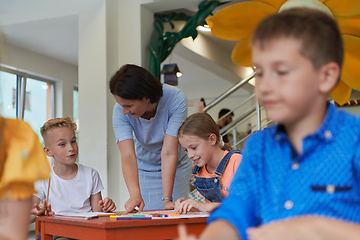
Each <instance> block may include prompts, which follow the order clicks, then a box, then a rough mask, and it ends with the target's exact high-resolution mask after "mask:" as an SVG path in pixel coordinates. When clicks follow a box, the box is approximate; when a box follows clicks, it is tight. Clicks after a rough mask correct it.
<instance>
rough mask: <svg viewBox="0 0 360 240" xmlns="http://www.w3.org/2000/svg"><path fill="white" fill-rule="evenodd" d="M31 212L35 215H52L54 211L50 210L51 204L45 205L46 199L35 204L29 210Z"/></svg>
mask: <svg viewBox="0 0 360 240" xmlns="http://www.w3.org/2000/svg"><path fill="white" fill-rule="evenodd" d="M31 214H33V215H36V216H42V215H45V216H52V215H54V214H55V213H54V212H53V211H52V210H51V204H49V205H47V202H46V200H44V201H43V204H39V205H38V204H35V205H34V209H33V210H32V211H31Z"/></svg>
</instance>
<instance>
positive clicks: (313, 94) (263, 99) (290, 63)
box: [252, 37, 323, 124]
mask: <svg viewBox="0 0 360 240" xmlns="http://www.w3.org/2000/svg"><path fill="white" fill-rule="evenodd" d="M300 48H301V43H300V41H298V40H295V39H293V38H286V37H282V38H279V39H275V40H273V41H271V42H269V43H267V45H265V47H264V48H260V46H259V44H255V45H254V47H253V50H252V54H253V62H254V67H255V68H256V73H257V74H256V80H255V95H256V98H257V100H258V102H259V104H260V105H261V106H262V107H264V109H265V111H266V115H267V118H268V119H270V120H272V121H275V122H278V123H282V124H293V123H296V122H298V121H299V120H301V119H303V118H306V117H307V116H311V115H312V114H311V113H313V112H314V111H315V112H316V111H317V110H318V106H319V105H318V103H320V102H319V101H323V96H322V95H321V94H320V93H319V91H318V86H319V81H320V71H318V70H315V69H314V68H313V64H312V62H311V61H310V60H309V59H308V58H305V57H304V56H303V55H301V53H300ZM316 106H317V107H316Z"/></svg>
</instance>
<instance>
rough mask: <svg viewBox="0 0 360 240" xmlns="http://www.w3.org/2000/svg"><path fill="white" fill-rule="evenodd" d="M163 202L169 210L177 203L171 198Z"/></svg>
mask: <svg viewBox="0 0 360 240" xmlns="http://www.w3.org/2000/svg"><path fill="white" fill-rule="evenodd" d="M163 204H164V208H165V209H167V210H172V209H174V207H175V203H173V202H172V201H170V200H164V201H163Z"/></svg>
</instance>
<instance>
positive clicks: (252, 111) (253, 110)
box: [204, 72, 271, 149]
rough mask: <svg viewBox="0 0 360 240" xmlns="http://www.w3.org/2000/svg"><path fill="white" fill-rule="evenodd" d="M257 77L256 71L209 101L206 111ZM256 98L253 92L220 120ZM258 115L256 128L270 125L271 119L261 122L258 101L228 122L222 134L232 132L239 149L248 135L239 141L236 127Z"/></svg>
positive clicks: (233, 141) (234, 143) (236, 146)
mask: <svg viewBox="0 0 360 240" xmlns="http://www.w3.org/2000/svg"><path fill="white" fill-rule="evenodd" d="M254 77H255V72H254V73H252V74H251V75H250V76H248V77H246V78H245V79H243V80H241V81H240V82H239V83H237V84H235V85H234V86H233V87H231V88H230V89H228V90H227V91H226V92H224V93H223V94H221V95H220V96H219V97H217V98H216V99H215V100H213V101H212V102H211V103H209V104H208V105H207V106H206V107H205V108H204V112H207V111H209V110H210V109H211V108H213V107H214V106H216V105H217V104H219V103H220V102H221V101H222V100H224V99H226V98H227V97H228V96H229V95H231V94H232V93H234V92H235V91H236V90H238V89H240V88H241V87H243V86H244V85H245V84H246V83H248V82H249V81H250V80H251V79H253V78H254ZM254 98H255V94H252V95H251V96H250V97H249V98H247V99H246V100H244V101H243V102H241V103H240V104H239V105H238V106H237V107H235V108H234V109H232V110H231V111H230V112H228V113H226V114H225V115H224V116H222V117H221V118H220V119H219V120H218V121H220V120H222V119H223V118H226V117H227V116H228V115H229V114H233V112H234V111H235V110H237V109H239V108H240V107H242V106H244V105H245V104H246V103H248V102H250V101H251V100H254ZM255 115H256V130H260V129H262V128H263V127H265V126H267V125H269V124H270V123H271V121H268V120H265V121H266V122H265V123H264V124H263V123H262V122H261V108H260V106H259V104H258V103H257V101H256V104H255V106H253V107H250V108H249V109H247V110H246V111H244V112H243V113H242V114H241V116H239V117H237V118H236V119H234V120H233V121H232V122H231V123H229V124H227V125H226V126H224V127H223V128H221V129H220V134H221V135H222V136H225V135H227V134H229V133H231V132H232V136H233V139H232V147H233V148H234V149H238V146H239V145H240V144H242V143H243V142H244V141H245V140H246V139H247V137H248V136H245V137H243V138H242V139H240V140H239V141H237V131H236V128H237V127H238V126H239V125H241V124H243V123H245V122H246V121H248V120H249V119H250V118H251V117H253V116H255ZM251 129H252V128H251Z"/></svg>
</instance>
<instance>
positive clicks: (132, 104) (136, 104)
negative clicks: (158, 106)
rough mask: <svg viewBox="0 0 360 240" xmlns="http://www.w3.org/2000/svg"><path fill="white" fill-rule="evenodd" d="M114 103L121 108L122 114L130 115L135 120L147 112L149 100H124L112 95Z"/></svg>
mask: <svg viewBox="0 0 360 240" xmlns="http://www.w3.org/2000/svg"><path fill="white" fill-rule="evenodd" d="M114 98H115V101H116V102H117V103H118V104H119V105H120V106H121V107H122V111H123V114H124V115H126V114H128V113H129V114H131V115H133V116H134V117H136V118H139V117H141V116H142V115H144V113H145V112H146V111H147V107H148V106H149V104H148V102H149V101H150V100H149V99H146V98H145V97H144V98H143V99H142V100H139V99H125V98H121V97H119V96H117V95H114Z"/></svg>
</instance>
